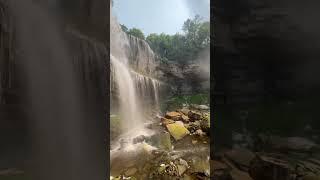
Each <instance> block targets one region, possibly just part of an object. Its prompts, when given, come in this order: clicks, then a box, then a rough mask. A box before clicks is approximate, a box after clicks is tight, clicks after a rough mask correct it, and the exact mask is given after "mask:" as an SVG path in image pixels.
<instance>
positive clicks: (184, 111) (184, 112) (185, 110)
mask: <svg viewBox="0 0 320 180" xmlns="http://www.w3.org/2000/svg"><path fill="white" fill-rule="evenodd" d="M189 111H190V109H187V108H182V109H180V110H179V112H181V113H183V114H184V115H186V116H188V113H189Z"/></svg>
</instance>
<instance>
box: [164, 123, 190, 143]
mask: <svg viewBox="0 0 320 180" xmlns="http://www.w3.org/2000/svg"><path fill="white" fill-rule="evenodd" d="M167 129H168V131H169V133H170V134H171V136H172V137H173V138H174V139H175V140H180V139H182V138H184V137H185V136H186V135H188V134H190V132H189V130H188V129H187V128H185V127H184V124H183V122H181V121H176V122H175V123H173V124H168V125H167Z"/></svg>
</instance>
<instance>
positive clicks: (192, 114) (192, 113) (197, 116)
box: [188, 111, 202, 121]
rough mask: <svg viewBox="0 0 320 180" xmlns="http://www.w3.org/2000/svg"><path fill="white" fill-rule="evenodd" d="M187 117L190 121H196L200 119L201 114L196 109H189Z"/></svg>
mask: <svg viewBox="0 0 320 180" xmlns="http://www.w3.org/2000/svg"><path fill="white" fill-rule="evenodd" d="M188 117H189V118H190V120H191V121H196V120H200V119H201V117H202V114H201V113H199V112H196V111H189V113H188Z"/></svg>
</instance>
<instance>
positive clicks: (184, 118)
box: [181, 114, 189, 122]
mask: <svg viewBox="0 0 320 180" xmlns="http://www.w3.org/2000/svg"><path fill="white" fill-rule="evenodd" d="M181 119H182V121H183V122H189V117H188V116H186V115H184V114H182V116H181Z"/></svg>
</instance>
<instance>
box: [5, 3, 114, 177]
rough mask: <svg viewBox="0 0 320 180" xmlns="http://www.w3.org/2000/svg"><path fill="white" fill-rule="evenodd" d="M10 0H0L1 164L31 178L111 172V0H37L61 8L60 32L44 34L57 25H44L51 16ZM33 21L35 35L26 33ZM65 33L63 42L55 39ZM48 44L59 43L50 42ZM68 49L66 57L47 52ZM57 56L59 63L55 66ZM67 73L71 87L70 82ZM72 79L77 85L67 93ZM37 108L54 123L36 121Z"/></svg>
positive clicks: (98, 175)
mask: <svg viewBox="0 0 320 180" xmlns="http://www.w3.org/2000/svg"><path fill="white" fill-rule="evenodd" d="M8 2H9V1H6V0H0V10H1V14H0V41H1V46H0V123H1V125H0V139H1V145H0V170H2V169H5V168H12V167H14V168H19V169H20V168H21V169H23V170H24V171H26V173H27V174H29V173H31V174H33V175H32V179H48V180H49V179H61V180H63V179H84V180H87V179H107V178H109V175H108V174H109V156H108V152H109V151H108V149H109V148H108V146H109V137H108V135H109V133H108V132H109V123H108V122H109V121H108V118H109V77H110V76H109V69H110V68H109V5H110V3H109V1H102V0H95V1H90V0H81V1H72V0H69V1H58V0H57V1H55V2H56V4H55V6H54V7H51V6H50V4H47V3H48V2H49V1H47V0H38V1H37V3H39V4H41V6H43V7H47V6H48V7H49V8H48V9H49V10H52V11H53V13H57V15H58V17H57V19H58V22H57V23H58V26H59V30H60V26H61V27H64V28H62V29H63V30H62V29H61V30H62V31H63V32H61V33H60V32H58V34H61V35H62V36H61V37H60V36H59V38H57V37H58V36H57V34H55V33H53V35H52V34H45V33H46V32H50V31H54V30H52V29H51V28H52V27H54V25H52V26H49V27H44V26H46V25H49V24H50V22H48V23H44V24H41V19H46V17H42V16H41V13H39V14H37V13H38V12H37V11H33V10H36V9H37V8H35V7H32V8H30V9H28V7H30V6H29V5H30V4H28V3H27V1H26V2H21V4H26V6H25V7H22V6H20V7H17V8H14V9H11V10H10V8H9V4H10V3H11V2H10V3H8ZM12 2H14V1H12ZM15 2H17V1H15ZM28 2H31V1H28ZM34 2H36V1H34ZM50 2H53V1H50ZM17 3H20V2H17ZM63 3H66V4H67V5H66V4H63ZM68 3H69V4H68ZM13 4H14V3H13ZM11 8H12V7H11ZM69 8H70V9H69ZM43 10H46V8H43ZM28 11H29V12H28ZM13 12H15V13H13ZM17 12H19V13H21V14H23V13H27V14H25V17H23V16H20V17H19V18H20V21H23V23H24V24H20V27H19V26H17V24H16V23H17V22H16V19H17V17H18V16H17V14H19V13H17ZM21 17H23V18H24V19H21ZM29 17H30V18H31V19H28V18H29ZM24 20H25V21H24ZM38 20H40V21H38ZM60 20H61V21H60ZM62 20H63V21H62ZM30 22H31V23H30ZM28 23H30V24H28ZM33 23H34V24H33ZM37 23H38V24H37ZM39 23H40V24H39ZM50 25H51V24H50ZM41 26H43V27H42V28H43V29H41V28H40V29H37V28H39V27H41ZM32 28H35V29H34V30H35V31H34V32H33V34H32V33H31V34H28V35H27V36H25V35H26V33H28V32H31V31H32ZM54 28H55V27H54ZM19 31H24V32H22V33H21V32H19ZM17 32H19V33H20V34H19V35H18V33H17ZM36 33H38V34H36ZM28 36H29V37H28ZM32 38H34V39H32ZM60 38H61V39H63V41H65V42H66V43H65V44H63V45H64V46H65V47H64V46H63V47H59V46H57V45H59V43H58V41H59V40H57V39H60ZM28 41H29V42H28ZM21 42H23V43H21ZM27 42H28V43H27ZM38 42H40V43H39V44H36V43H38ZM42 43H43V44H42ZM50 43H52V44H54V45H52V46H48V47H49V49H47V48H48V47H47V46H46V45H48V44H50ZM50 48H56V49H50ZM63 48H66V49H65V50H62V51H67V53H65V52H62V54H67V55H66V56H64V55H61V54H50V53H52V52H59V53H60V51H61V49H63ZM64 60H66V61H68V62H65V61H64ZM55 61H58V62H59V61H60V62H61V64H60V65H58V66H55V65H56V64H55V63H57V62H55ZM29 63H30V64H29ZM31 63H32V65H34V66H32V65H31ZM48 63H51V64H52V65H53V67H52V69H51V68H50V66H49V65H50V64H48ZM63 65H66V66H63ZM59 66H60V67H63V68H58V69H57V68H56V67H59ZM69 66H70V67H71V66H72V68H69ZM33 68H34V72H32V73H31V74H30V72H28V71H29V70H30V69H33ZM55 68H56V69H55ZM68 68H69V70H71V71H72V70H74V71H72V72H67V73H66V75H67V76H66V77H63V75H62V74H59V72H65V71H66V70H67V69H68ZM46 70H47V71H46ZM51 72H52V74H50V73H51ZM36 74H38V77H36V78H35V79H33V80H32V82H31V81H30V80H31V77H34V75H36ZM71 74H73V75H74V77H69V75H71ZM56 75H58V76H56ZM70 79H73V80H74V81H72V84H73V83H74V84H75V85H74V86H73V85H69V84H67V82H68V80H70ZM30 85H34V86H32V87H31V86H30ZM61 85H62V86H61ZM71 86H73V88H74V87H78V90H79V91H78V92H70V90H71V88H69V87H71ZM36 94H37V96H36V97H34V95H36ZM68 100H71V101H72V102H68ZM73 100H75V101H73ZM32 101H33V102H32ZM59 104H60V105H61V106H60V107H59V106H55V107H52V105H59ZM31 105H32V106H31ZM68 105H69V107H68ZM73 106H74V107H73ZM38 107H40V109H38V111H39V110H40V112H36V111H37V108H38ZM41 110H42V112H41ZM74 110H78V111H79V112H75V111H74ZM64 113H66V114H64ZM36 115H37V116H38V119H41V118H43V121H44V122H45V120H48V122H50V123H43V122H40V124H37V123H39V122H36V121H35V119H34V118H33V117H35V116H36ZM49 120H51V121H49ZM65 120H67V121H68V122H66V121H65ZM64 123H66V124H64ZM42 125H43V126H42ZM77 128H78V129H77ZM47 130H48V131H47ZM69 130H70V132H69ZM73 130H74V132H71V131H73ZM64 133H65V134H69V135H70V137H67V135H64ZM77 134H78V135H79V136H75V135H77ZM70 142H71V143H70ZM72 149H73V150H75V151H73V150H72ZM29 170H30V171H29Z"/></svg>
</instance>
